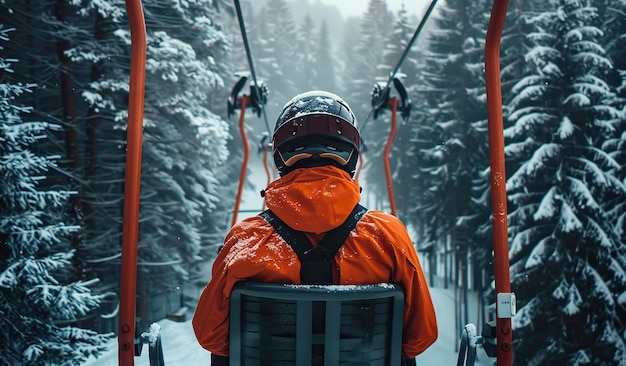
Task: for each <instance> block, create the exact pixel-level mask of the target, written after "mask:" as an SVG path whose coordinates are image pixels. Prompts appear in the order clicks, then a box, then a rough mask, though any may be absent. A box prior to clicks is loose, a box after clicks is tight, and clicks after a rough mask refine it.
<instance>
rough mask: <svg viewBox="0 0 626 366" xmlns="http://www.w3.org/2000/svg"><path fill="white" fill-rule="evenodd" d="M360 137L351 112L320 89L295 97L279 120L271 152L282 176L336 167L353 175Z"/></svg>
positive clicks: (337, 98)
mask: <svg viewBox="0 0 626 366" xmlns="http://www.w3.org/2000/svg"><path fill="white" fill-rule="evenodd" d="M360 139H361V137H360V135H359V128H358V122H357V120H356V117H355V116H354V114H353V113H352V110H351V109H350V107H349V106H348V104H347V103H346V102H344V101H343V100H342V99H341V98H340V97H339V96H337V95H335V94H332V93H329V92H325V91H320V90H314V91H309V92H306V93H302V94H298V95H296V96H295V97H293V98H292V99H291V100H290V101H289V102H287V104H285V106H284V107H283V110H282V112H281V114H280V115H279V116H278V119H277V120H276V126H275V128H274V136H273V138H272V149H273V153H274V162H275V163H276V168H277V169H278V172H279V173H280V175H281V176H283V175H285V174H287V173H289V172H290V171H292V170H294V169H297V168H304V167H313V166H322V165H334V166H337V167H339V168H341V169H343V170H345V171H347V172H348V174H350V176H354V173H355V170H356V163H357V160H358V158H359V144H360Z"/></svg>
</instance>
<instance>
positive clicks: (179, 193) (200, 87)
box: [71, 0, 234, 322]
mask: <svg viewBox="0 0 626 366" xmlns="http://www.w3.org/2000/svg"><path fill="white" fill-rule="evenodd" d="M80 5H81V6H82V9H83V11H82V13H81V14H83V16H91V17H93V18H94V19H100V18H103V19H102V20H101V21H102V22H106V24H107V27H106V28H103V29H101V33H98V34H100V37H99V38H97V39H96V40H95V41H94V39H89V38H83V39H82V40H81V41H77V42H76V43H75V45H74V47H73V48H72V50H71V57H72V60H73V61H74V62H76V63H87V64H94V66H95V65H98V66H99V69H100V70H101V72H100V73H98V74H97V75H96V77H95V79H94V80H92V82H91V83H90V84H88V88H87V90H85V91H84V92H83V93H82V95H83V97H84V98H85V100H86V101H87V102H88V103H89V104H90V107H91V108H92V110H93V111H94V114H97V115H98V116H99V117H100V118H101V119H103V120H104V119H106V122H104V121H103V123H102V124H101V125H100V126H99V130H100V131H101V133H102V134H105V133H108V134H112V133H114V132H115V131H122V132H123V131H125V129H126V120H127V116H126V114H127V112H126V111H127V105H126V103H127V102H126V98H127V94H126V93H127V91H128V89H127V88H128V86H127V85H128V84H127V83H128V69H129V63H128V60H129V58H128V54H129V39H130V34H129V29H128V27H127V25H126V20H125V19H124V16H123V15H124V13H125V11H124V7H123V4H122V3H120V4H117V5H111V4H108V3H103V2H95V1H94V2H91V1H86V0H85V1H83V2H82V3H81V4H80ZM143 7H144V9H145V16H146V23H147V24H149V25H150V26H148V27H147V30H148V39H147V41H148V60H147V63H146V71H147V72H146V91H145V114H144V135H143V165H142V182H141V208H140V229H139V252H138V255H139V269H140V270H139V279H138V280H139V283H138V290H139V294H140V296H139V302H138V315H139V316H141V317H142V319H143V321H144V322H146V321H147V322H150V321H154V320H159V319H161V318H162V317H165V316H166V315H167V312H168V311H173V310H176V309H172V308H171V307H172V306H179V305H176V304H179V303H180V301H178V299H176V300H173V299H172V301H171V302H170V303H167V304H166V305H165V306H163V304H164V303H166V300H164V298H169V297H171V294H173V293H176V294H180V291H179V288H181V287H182V286H183V284H184V282H185V281H187V280H188V279H189V270H190V269H192V268H193V266H194V265H196V264H197V263H200V262H203V260H202V258H201V257H200V255H199V254H200V253H201V252H203V247H209V246H213V250H212V253H211V255H215V251H216V241H213V240H211V241H208V240H207V239H208V237H207V234H210V233H215V232H223V231H224V230H225V229H226V228H225V227H224V223H225V220H223V218H224V213H225V212H230V208H231V207H232V204H229V203H232V201H229V200H226V199H222V197H228V196H233V197H234V194H232V193H231V192H224V191H223V189H224V188H223V187H224V186H226V187H228V185H223V184H222V181H221V180H220V179H221V178H218V177H217V176H216V171H217V170H218V169H220V166H221V165H222V164H223V163H224V161H225V160H226V158H227V157H228V155H229V153H228V150H227V142H228V140H229V139H230V138H231V137H230V131H229V126H228V124H227V123H226V122H225V121H224V120H223V119H222V118H221V117H220V116H218V115H216V114H215V113H214V112H213V111H212V109H216V110H222V111H224V107H223V106H224V105H225V102H224V103H223V105H220V106H216V105H215V104H214V103H213V98H214V97H215V95H219V98H216V99H218V100H225V99H226V98H225V95H226V93H225V92H224V90H225V88H226V86H225V85H224V81H223V80H224V74H231V75H232V73H233V72H232V70H230V68H229V67H228V66H226V65H221V66H220V64H221V62H222V61H223V55H224V54H225V53H226V52H228V50H229V44H230V40H229V39H228V37H227V36H226V35H225V34H224V33H223V31H222V30H221V29H220V25H219V23H220V20H221V18H220V16H221V14H219V13H218V12H217V10H216V2H215V1H212V0H206V1H196V2H193V3H191V2H182V3H171V2H169V1H163V0H150V1H144V2H143ZM219 7H220V8H221V9H222V11H225V10H228V9H230V10H231V13H232V9H231V5H229V4H227V3H226V2H220V6H219ZM89 9H93V11H88V10H89ZM165 10H167V11H165ZM229 86H230V85H229ZM124 140H125V137H124ZM112 141H115V145H112V144H108V145H104V146H102V150H101V151H100V152H99V156H98V161H99V162H100V164H101V165H103V166H107V163H109V161H108V160H107V157H113V156H115V154H116V153H117V150H115V149H117V148H119V147H122V148H123V147H124V142H123V140H122V141H120V140H119V139H116V140H112ZM105 149H106V150H105ZM123 151H124V150H122V152H123ZM107 152H108V154H110V155H107ZM118 168H119V166H118ZM114 174H115V175H117V176H119V177H123V175H122V174H123V167H122V169H121V170H117V171H116V172H115V173H114ZM99 193H100V192H98V194H99ZM104 193H105V194H106V192H104ZM120 198H121V196H118V200H119V199H120ZM116 202H117V203H118V204H119V202H121V201H116ZM215 212H218V214H217V215H215V216H214V214H215ZM120 214H121V212H119V206H118V213H117V214H115V215H108V216H104V217H101V219H100V220H99V221H102V220H110V219H111V218H114V220H115V222H120V221H118V220H120V219H121V216H120ZM98 227H106V225H104V223H102V222H101V223H100V225H98ZM116 227H117V229H119V226H117V225H116ZM119 233H120V231H115V234H116V235H118V234H119ZM105 239H106V238H105ZM110 244H115V245H110ZM110 244H109V245H107V247H108V248H110V250H111V251H114V252H117V253H119V250H120V249H119V241H117V242H115V243H110ZM205 252H206V251H205ZM95 253H96V255H94V256H93V257H92V258H91V260H92V261H93V262H94V266H95V267H97V268H98V270H99V271H102V273H103V275H106V273H107V271H108V272H109V273H110V272H112V271H111V269H110V266H111V265H115V262H112V261H110V260H105V259H106V258H109V259H113V258H115V256H114V255H113V253H111V254H109V255H108V256H107V255H105V254H104V253H103V252H102V251H96V252H95ZM205 254H207V255H208V254H209V253H208V252H206V253H205ZM115 271H116V272H117V271H118V269H117V267H115ZM111 281H112V283H113V284H115V277H114V278H112V279H111ZM158 297H161V299H160V300H156V298H158Z"/></svg>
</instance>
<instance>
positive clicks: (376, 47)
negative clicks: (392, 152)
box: [340, 0, 393, 158]
mask: <svg viewBox="0 0 626 366" xmlns="http://www.w3.org/2000/svg"><path fill="white" fill-rule="evenodd" d="M392 19H393V14H392V13H391V12H390V11H389V9H388V8H387V2H386V1H384V0H369V2H368V4H367V10H366V11H365V13H364V14H363V16H362V18H361V19H360V22H359V27H358V33H356V35H355V34H354V33H355V32H348V35H347V36H348V37H350V38H349V40H348V41H347V43H352V42H355V43H354V44H353V45H351V46H349V47H346V50H350V51H349V52H347V54H345V61H344V65H343V66H344V69H343V72H342V75H341V78H340V79H341V80H340V82H341V83H342V87H343V88H344V92H343V95H342V97H343V99H344V100H345V101H346V102H347V103H348V104H349V105H350V107H351V108H352V110H353V112H354V114H355V115H356V118H357V119H358V120H359V122H361V124H364V125H369V124H370V123H371V124H374V123H373V122H372V121H367V122H366V119H367V116H368V113H369V111H370V109H371V108H370V107H371V101H370V93H371V92H372V88H373V86H374V83H375V82H376V79H377V78H386V77H388V75H384V74H381V72H380V70H378V67H379V66H380V65H381V64H382V63H383V50H384V48H385V41H386V40H387V37H388V35H389V32H390V31H391V28H392V25H393V21H392ZM375 128H376V127H373V126H369V127H367V128H365V129H363V132H362V137H363V139H364V142H365V143H366V144H369V143H372V142H373V141H374V140H371V139H369V137H368V133H369V131H370V130H372V129H375ZM366 158H367V157H366Z"/></svg>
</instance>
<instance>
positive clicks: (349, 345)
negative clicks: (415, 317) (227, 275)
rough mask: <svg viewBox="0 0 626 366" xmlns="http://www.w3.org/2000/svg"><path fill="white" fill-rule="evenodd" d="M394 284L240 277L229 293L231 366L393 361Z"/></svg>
mask: <svg viewBox="0 0 626 366" xmlns="http://www.w3.org/2000/svg"><path fill="white" fill-rule="evenodd" d="M403 309H404V291H403V290H402V288H401V287H400V286H399V285H391V284H378V285H361V286H340V285H283V284H269V283H255V282H240V283H239V284H237V286H236V287H235V288H234V289H233V292H232V294H231V299H230V364H231V365H242V366H243V365H246V366H249V365H290V366H292V365H298V366H317V365H325V366H335V365H337V366H338V365H381V366H389V365H400V364H401V346H402V316H403Z"/></svg>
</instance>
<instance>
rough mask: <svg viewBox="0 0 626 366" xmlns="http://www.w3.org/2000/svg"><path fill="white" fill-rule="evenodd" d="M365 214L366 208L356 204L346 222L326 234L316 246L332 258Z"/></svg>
mask: <svg viewBox="0 0 626 366" xmlns="http://www.w3.org/2000/svg"><path fill="white" fill-rule="evenodd" d="M366 212H367V208H365V207H363V206H361V205H359V204H357V205H356V206H355V207H354V209H353V210H352V212H351V213H350V215H349V216H348V218H347V219H346V221H344V222H343V224H341V225H339V226H338V227H336V228H334V229H333V230H331V231H329V232H327V233H326V235H324V237H323V238H322V240H321V241H320V243H319V244H318V245H319V246H322V247H324V248H326V249H327V250H328V252H329V253H330V254H331V257H334V256H335V254H337V252H338V251H339V248H341V246H342V245H343V243H345V242H346V239H348V235H350V232H351V231H352V230H354V228H355V227H356V224H358V223H359V221H360V220H361V217H363V215H365V213H366Z"/></svg>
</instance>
